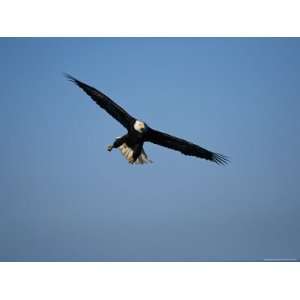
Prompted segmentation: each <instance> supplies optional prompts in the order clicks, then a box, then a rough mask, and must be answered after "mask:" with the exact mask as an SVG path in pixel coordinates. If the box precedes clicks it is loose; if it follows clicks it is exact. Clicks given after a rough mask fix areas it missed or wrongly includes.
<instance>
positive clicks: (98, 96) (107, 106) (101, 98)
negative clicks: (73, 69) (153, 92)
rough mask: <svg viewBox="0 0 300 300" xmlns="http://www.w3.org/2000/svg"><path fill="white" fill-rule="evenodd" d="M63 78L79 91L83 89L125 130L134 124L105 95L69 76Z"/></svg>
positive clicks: (130, 118)
mask: <svg viewBox="0 0 300 300" xmlns="http://www.w3.org/2000/svg"><path fill="white" fill-rule="evenodd" d="M65 76H66V77H67V78H68V79H69V80H70V81H72V82H74V83H75V84H76V85H78V86H79V87H80V88H81V89H83V90H84V91H85V92H86V93H87V94H88V95H89V96H90V97H91V98H92V99H93V100H94V101H95V102H96V103H97V104H98V105H99V106H100V107H102V108H103V109H104V110H105V111H106V112H108V113H109V114H110V115H111V116H112V117H113V118H115V119H116V120H117V121H119V122H120V123H121V124H122V125H123V126H124V127H125V128H127V129H129V127H130V124H132V122H134V120H135V119H134V118H133V117H132V116H131V115H130V114H128V113H127V112H126V111H125V110H124V109H123V108H122V107H121V106H119V105H118V104H117V103H115V102H114V101H113V100H111V99H110V98H108V97H107V96H106V95H104V94H103V93H101V92H100V91H98V90H96V89H95V88H93V87H91V86H89V85H87V84H85V83H83V82H81V81H79V80H77V79H76V78H74V77H73V76H71V75H69V74H65Z"/></svg>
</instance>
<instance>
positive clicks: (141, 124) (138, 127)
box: [133, 120, 147, 133]
mask: <svg viewBox="0 0 300 300" xmlns="http://www.w3.org/2000/svg"><path fill="white" fill-rule="evenodd" d="M133 128H134V129H135V130H136V131H138V132H139V133H143V132H144V131H145V130H146V128H147V125H146V124H145V123H144V122H143V121H140V120H136V121H135V122H134V125H133Z"/></svg>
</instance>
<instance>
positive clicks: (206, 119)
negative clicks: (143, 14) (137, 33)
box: [0, 38, 300, 261]
mask: <svg viewBox="0 0 300 300" xmlns="http://www.w3.org/2000/svg"><path fill="white" fill-rule="evenodd" d="M299 53H300V40H299V39H287V38H284V39H274V38H268V39H262V38H260V39H247V38H232V39H229V38H228V39H226V38H213V39H208V38H174V39H173V38H172V39H171V38H158V39H154V38H119V39H118V38H112V39H109V38H97V39H96V38H94V39H88V38H82V39H80V38H65V39H56V38H48V39H43V38H41V39H38V38H31V39H5V38H2V39H0V66H1V72H0V82H1V89H0V103H1V110H0V136H1V147H0V166H1V167H0V260H10V261H14V260H30V261H32V260H63V261H66V260H92V261H106V260H262V259H265V258H273V259H277V258H278V259H294V258H296V259H298V258H299V257H300V255H299V254H300V241H299V231H300V185H299V183H300V170H299V167H300V158H299V153H300V138H299V132H300V121H299V115H300V76H299V74H300V56H299ZM63 72H68V73H70V74H72V75H73V76H75V77H77V78H78V79H80V80H82V81H84V82H86V83H88V84H90V85H92V86H94V87H96V88H97V89H99V90H101V91H103V92H104V93H106V94H107V95H108V96H110V97H111V98H112V99H114V100H115V101H117V102H118V103H119V104H120V105H122V106H123V107H124V108H125V109H127V110H128V111H129V112H130V113H131V114H132V115H134V116H135V117H137V118H140V119H142V120H144V121H146V122H147V123H148V124H149V125H150V126H151V127H153V128H156V129H159V130H163V131H166V132H168V133H170V134H174V135H177V136H179V137H182V138H185V139H188V140H190V141H192V142H195V143H198V144H199V145H201V146H203V147H206V148H207V149H209V150H212V151H216V152H220V153H223V154H225V155H228V156H229V157H230V158H231V163H230V164H229V165H227V166H225V167H222V166H218V165H216V164H213V163H210V162H208V161H205V160H200V159H196V158H191V157H186V156H184V155H181V154H180V153H177V152H175V151H171V150H168V149H164V148H161V147H159V146H156V145H152V144H146V145H145V150H146V152H147V154H148V156H149V157H150V158H151V159H152V160H153V161H154V164H152V165H146V166H131V165H129V164H128V163H127V161H126V160H125V159H124V158H123V157H122V156H121V154H120V153H119V151H118V150H114V151H113V152H112V153H108V152H107V151H106V148H107V145H108V144H110V143H112V142H113V140H114V139H115V137H117V136H120V135H123V134H124V133H125V131H124V129H123V127H122V126H121V125H120V124H118V123H117V122H116V121H115V120H114V119H112V118H111V117H110V116H109V115H107V114H106V113H105V112H104V111H102V110H101V109H100V108H98V106H96V105H95V104H94V103H93V102H92V101H91V100H90V99H89V97H88V96H86V95H85V94H84V93H83V92H82V91H81V90H80V89H79V88H77V87H76V86H75V85H73V84H72V83H70V82H68V81H67V80H66V79H65V78H64V77H63V75H62V73H63Z"/></svg>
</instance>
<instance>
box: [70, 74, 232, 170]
mask: <svg viewBox="0 0 300 300" xmlns="http://www.w3.org/2000/svg"><path fill="white" fill-rule="evenodd" d="M66 77H67V78H68V79H69V80H70V81H72V82H74V83H75V84H76V85H77V86H79V87H80V88H81V89H82V90H83V91H84V92H85V93H86V94H87V95H89V96H90V97H91V99H92V100H93V101H95V103H96V104H97V105H99V107H101V108H102V109H104V110H105V111H106V112H107V113H108V114H110V115H111V116H112V117H113V118H114V119H116V120H117V121H118V122H119V123H120V124H121V125H122V126H123V127H125V129H126V130H127V133H126V134H125V135H123V136H122V137H120V138H117V139H116V140H115V141H114V143H113V144H112V145H109V146H108V148H107V150H108V151H112V149H117V148H118V149H119V150H120V151H121V153H122V154H123V155H124V157H125V158H126V159H127V160H128V162H129V163H131V164H145V163H149V162H151V160H150V159H149V158H148V156H147V154H146V153H145V151H144V148H143V145H144V143H145V142H148V143H149V142H150V143H153V144H156V145H159V146H162V147H165V148H168V149H172V150H175V151H178V152H181V153H182V154H184V155H188V156H194V157H198V158H202V159H206V160H209V161H213V162H215V163H217V164H220V165H224V164H226V163H227V162H228V161H229V160H228V158H227V157H226V156H225V155H222V154H219V153H215V152H212V151H209V150H207V149H205V148H202V147H200V146H199V145H196V144H194V143H192V142H189V141H186V140H184V139H181V138H178V137H176V136H173V135H170V134H167V133H165V132H162V131H158V130H155V129H152V128H151V127H149V126H147V125H146V124H145V123H144V122H143V121H140V120H137V119H136V118H134V117H133V116H132V115H130V114H129V113H128V112H127V111H125V110H124V109H123V108H122V107H121V106H119V105H118V104H117V103H115V102H114V101H113V100H112V99H110V98H109V97H108V96H106V95H105V94H103V93H102V92H100V91H98V90H96V89H95V88H94V87H92V86H89V85H87V84H86V83H84V82H81V81H79V80H77V79H76V78H74V77H72V76H71V75H68V74H66Z"/></svg>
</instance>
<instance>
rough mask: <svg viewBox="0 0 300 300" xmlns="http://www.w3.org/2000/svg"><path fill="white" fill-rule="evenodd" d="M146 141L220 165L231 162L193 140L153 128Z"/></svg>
mask: <svg viewBox="0 0 300 300" xmlns="http://www.w3.org/2000/svg"><path fill="white" fill-rule="evenodd" d="M146 141H148V142H151V143H154V144H157V145H160V146H163V147H167V148H169V149H172V150H176V151H179V152H181V153H183V154H185V155H190V156H196V157H199V158H203V159H207V160H210V161H213V162H215V163H217V164H219V165H224V164H226V163H228V162H229V159H228V158H227V157H226V156H225V155H222V154H219V153H214V152H211V151H208V150H206V149H204V148H202V147H200V146H198V145H195V144H193V143H191V142H188V141H186V140H183V139H180V138H177V137H175V136H172V135H169V134H167V133H164V132H160V131H157V130H154V129H151V128H148V131H147V134H146Z"/></svg>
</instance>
